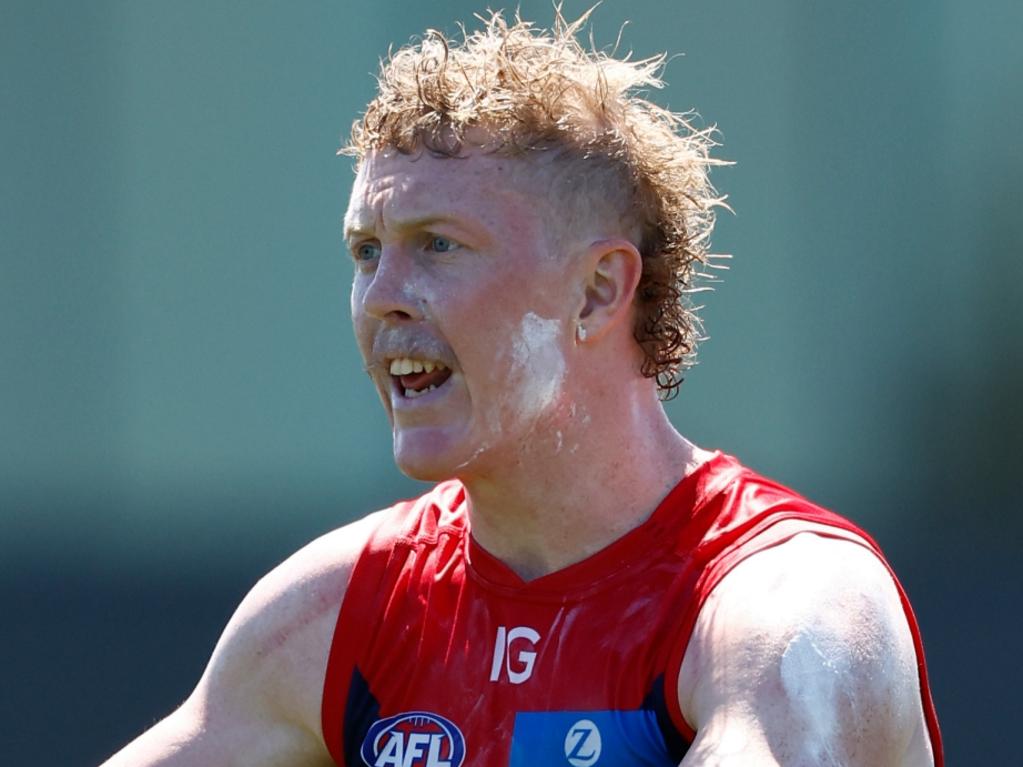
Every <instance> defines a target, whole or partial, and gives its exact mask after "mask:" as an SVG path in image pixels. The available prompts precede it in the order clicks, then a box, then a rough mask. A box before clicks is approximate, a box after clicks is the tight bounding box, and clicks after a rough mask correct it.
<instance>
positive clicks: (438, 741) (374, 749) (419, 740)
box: [361, 711, 465, 767]
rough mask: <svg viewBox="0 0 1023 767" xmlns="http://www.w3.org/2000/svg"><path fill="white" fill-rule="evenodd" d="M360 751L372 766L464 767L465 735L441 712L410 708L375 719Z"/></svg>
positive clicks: (364, 759)
mask: <svg viewBox="0 0 1023 767" xmlns="http://www.w3.org/2000/svg"><path fill="white" fill-rule="evenodd" d="M361 753H362V761H364V762H365V763H366V764H368V765H369V767H461V765H462V761H463V760H464V759H465V738H463V737H462V733H461V731H460V730H459V729H458V727H456V726H455V725H454V723H453V722H449V721H448V720H447V719H445V718H444V717H442V716H438V715H437V714H431V713H429V712H428V711H407V712H405V713H404V714H397V715H395V716H389V717H387V718H386V719H379V720H377V721H376V722H374V723H373V725H372V726H371V727H370V728H369V732H367V733H366V738H365V740H363V741H362V752H361Z"/></svg>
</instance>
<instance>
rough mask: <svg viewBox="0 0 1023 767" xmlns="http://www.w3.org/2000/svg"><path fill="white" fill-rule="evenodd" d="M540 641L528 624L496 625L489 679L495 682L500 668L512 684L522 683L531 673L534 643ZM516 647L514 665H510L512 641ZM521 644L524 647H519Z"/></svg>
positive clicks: (499, 673) (534, 659) (533, 661)
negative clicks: (510, 626) (508, 627)
mask: <svg viewBox="0 0 1023 767" xmlns="http://www.w3.org/2000/svg"><path fill="white" fill-rule="evenodd" d="M539 641H540V634H539V632H537V631H536V630H535V629H531V628H530V627H529V626H515V627H514V628H512V629H510V630H509V629H507V628H505V627H504V626H498V627H497V641H495V642H494V661H493V663H491V664H490V681H491V682H497V681H498V680H500V678H501V671H502V669H503V670H504V671H505V672H506V673H507V675H508V681H509V682H511V683H512V684H522V683H523V682H525V681H526V680H527V679H529V677H530V676H532V674H533V664H534V663H535V662H536V643H537V642H539ZM513 642H514V643H515V644H516V647H517V648H518V651H517V654H516V655H515V656H514V657H515V663H516V665H515V667H512V652H513V648H512V643H513ZM523 645H524V646H525V647H526V649H521V648H522V647H523Z"/></svg>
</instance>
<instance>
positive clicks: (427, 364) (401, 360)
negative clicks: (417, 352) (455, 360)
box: [390, 357, 447, 376]
mask: <svg viewBox="0 0 1023 767" xmlns="http://www.w3.org/2000/svg"><path fill="white" fill-rule="evenodd" d="M446 368H447V365H445V364H444V363H443V362H437V361H436V360H416V359H412V358H411V357H397V358H396V359H393V360H391V367H390V373H391V375H392V376H407V375H409V374H410V373H432V372H433V371H434V370H445V369H446Z"/></svg>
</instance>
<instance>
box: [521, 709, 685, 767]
mask: <svg viewBox="0 0 1023 767" xmlns="http://www.w3.org/2000/svg"><path fill="white" fill-rule="evenodd" d="M598 760H599V761H598ZM553 764H558V765H563V764H568V765H570V766H571V767H590V765H598V764H599V767H676V765H678V762H677V761H673V760H672V759H671V757H670V756H669V755H668V749H667V747H666V746H665V744H664V737H663V736H662V735H661V729H660V727H659V726H658V723H657V715H656V714H655V713H654V712H653V711H651V710H650V709H640V710H638V711H529V712H519V713H517V714H516V715H515V731H514V733H513V734H512V747H511V761H510V762H509V767H541V765H553Z"/></svg>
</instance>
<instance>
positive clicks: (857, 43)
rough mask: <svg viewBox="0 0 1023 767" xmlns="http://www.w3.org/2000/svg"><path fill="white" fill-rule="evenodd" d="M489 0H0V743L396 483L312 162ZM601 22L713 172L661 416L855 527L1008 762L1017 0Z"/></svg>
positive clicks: (993, 748) (127, 703) (148, 655)
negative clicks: (387, 70)
mask: <svg viewBox="0 0 1023 767" xmlns="http://www.w3.org/2000/svg"><path fill="white" fill-rule="evenodd" d="M587 2H588V0H587ZM585 7H586V3H580V2H566V4H565V8H566V13H567V14H569V15H572V14H576V13H578V12H580V11H582V10H584V9H585ZM481 8H482V6H480V5H479V4H476V3H469V2H455V1H451V2H434V3H395V2H380V3H376V4H370V3H353V2H322V1H321V2H300V3H282V2H276V3H274V2H245V3H242V2H225V1H221V2H181V1H179V2H173V3H156V2H126V1H125V2H109V1H108V2H104V1H102V0H96V1H94V2H88V3H78V2H70V1H68V2H46V1H45V0H38V1H35V2H28V1H24V2H23V1H15V0H3V1H2V3H0V153H2V154H0V158H2V159H0V168H2V173H0V355H2V356H0V434H2V437H3V438H2V439H0V599H2V608H3V611H2V618H0V620H2V624H0V626H2V631H0V657H2V658H3V659H4V664H3V682H2V685H0V722H2V726H0V761H2V762H3V763H5V764H29V763H31V764H50V765H57V764H61V765H63V764H67V765H72V764H74V765H90V764H94V763H98V762H99V761H100V760H101V759H102V758H103V757H105V756H106V755H107V754H109V753H110V752H111V751H113V750H114V749H115V748H116V747H117V746H119V745H120V744H121V743H123V742H124V741H126V740H127V739H129V738H130V737H131V736H133V735H134V734H136V733H137V732H139V731H140V730H141V729H143V728H145V727H146V726H148V725H149V724H151V723H152V722H153V721H154V720H155V719H156V718H158V717H160V716H162V715H163V714H165V713H167V712H168V711H169V710H170V709H171V708H172V707H173V706H175V705H176V704H177V703H178V702H179V701H180V700H181V699H183V697H184V696H185V695H186V694H187V693H188V692H189V690H190V689H191V687H192V685H193V684H194V682H195V680H196V679H197V678H198V675H199V673H200V672H201V670H202V668H203V666H204V664H205V661H206V658H207V657H208V654H209V652H210V650H211V649H212V646H213V643H214V642H215V640H216V638H217V636H218V634H219V631H220V629H221V627H222V626H223V624H224V623H225V621H226V620H227V618H228V617H229V616H230V614H231V612H232V610H233V608H234V606H235V605H236V604H237V602H238V600H239V599H240V598H241V597H242V595H243V594H244V593H245V592H246V591H247V589H248V588H249V587H250V586H251V585H252V583H253V582H254V581H255V580H256V579H257V578H258V577H259V575H260V574H262V573H263V572H265V571H266V570H268V569H269V568H270V567H272V566H273V565H274V564H275V563H276V562H278V561H279V560H280V559H282V558H283V557H285V556H286V555H287V554H288V553H290V552H291V551H293V550H294V549H296V548H297V547H299V546H300V545H301V544H302V543H304V542H305V541H307V540H309V539H311V538H312V537H315V536H316V535H318V534H320V533H322V532H324V531H326V530H328V529H331V528H333V527H335V526H337V525H339V524H341V523H343V522H345V521H348V520H350V519H352V518H355V517H357V516H361V515H362V514H364V513H366V512H367V511H369V510H371V509H373V508H376V507H379V506H381V505H384V504H387V503H389V502H390V501H392V500H394V499H395V498H397V497H400V496H407V495H410V494H413V493H415V492H417V491H418V489H419V486H417V485H416V484H415V483H412V482H410V481H409V480H406V479H404V478H403V477H401V476H400V475H399V474H398V473H397V471H396V470H395V469H394V467H393V464H392V461H391V457H390V445H389V433H388V429H387V426H386V421H385V418H384V415H383V412H382V410H381V408H380V407H379V406H378V404H377V401H376V396H375V394H374V392H373V390H372V389H371V387H370V385H369V382H368V379H366V378H365V376H364V375H363V374H362V373H361V369H360V364H359V359H358V357H357V353H356V350H355V347H354V342H353V339H352V334H351V328H350V322H349V318H348V308H347V291H348V283H349V281H350V278H351V269H350V266H349V262H348V260H347V257H346V255H345V253H344V252H343V249H342V245H341V236H340V219H341V216H342V213H343V210H344V206H345V202H346V199H347V195H348V191H349V188H350V184H351V167H350V163H349V161H348V160H345V159H338V158H336V157H335V155H334V153H335V150H336V148H337V147H338V146H339V144H340V143H341V141H342V136H343V135H344V134H345V133H346V132H347V129H348V126H349V125H350V123H351V121H352V119H353V118H354V117H355V116H356V115H357V113H358V112H359V110H360V109H361V108H362V106H363V105H364V104H365V102H366V101H367V100H368V99H369V98H370V96H371V93H372V89H373V79H372V77H371V73H372V72H373V71H375V69H376V61H377V59H378V57H380V56H381V55H383V54H384V53H385V52H386V50H387V47H388V45H390V44H392V43H395V44H402V43H404V42H406V41H407V40H408V39H409V37H410V36H412V35H414V34H416V33H418V32H421V31H422V30H424V29H425V28H427V27H438V28H441V29H444V30H447V31H448V32H454V31H455V25H454V21H456V20H459V19H461V20H469V19H470V17H471V15H472V13H473V12H475V11H478V10H481ZM522 11H523V14H524V15H525V16H526V17H528V18H533V19H536V20H538V21H539V22H541V23H544V24H546V23H549V22H550V20H551V16H552V14H551V7H550V4H549V3H548V2H546V0H544V1H541V2H533V1H532V0H530V1H528V2H523V3H522ZM626 19H630V20H631V24H630V25H629V26H628V27H627V28H626V29H625V32H624V35H623V40H624V47H625V48H631V49H633V50H634V51H635V53H636V54H637V55H640V56H645V55H650V54H654V53H657V52H660V51H669V52H672V53H677V52H682V53H683V54H684V55H683V56H679V57H676V58H674V59H673V60H672V62H671V64H670V66H669V68H668V72H667V79H668V81H669V82H670V87H669V88H667V89H666V90H665V91H664V92H663V93H661V94H660V96H659V97H658V98H659V100H660V101H661V103H663V104H665V105H667V106H670V107H671V108H673V109H675V110H684V109H688V108H690V107H695V108H697V109H698V110H699V111H700V112H701V114H702V115H703V116H704V120H705V122H707V123H717V124H718V125H719V126H720V129H721V133H722V138H723V141H724V148H723V149H722V150H721V152H720V154H721V156H723V157H726V158H728V159H731V160H734V161H736V163H737V165H736V166H735V167H733V168H728V169H722V170H720V171H717V172H716V175H715V179H716V182H717V185H718V186H719V188H720V189H721V190H722V191H724V192H726V193H727V194H728V195H729V199H730V202H731V204H732V205H733V206H734V208H735V210H736V215H735V216H729V215H725V216H723V217H722V220H721V221H720V225H719V229H718V233H717V235H716V238H715V249H716V250H717V251H718V252H727V253H732V254H734V256H735V259H734V262H733V269H732V271H731V272H730V273H729V274H728V275H727V278H726V281H725V283H724V284H723V285H722V286H721V287H720V288H719V290H718V292H717V293H715V294H713V295H711V296H710V298H709V299H708V305H707V308H706V310H705V313H704V314H705V319H706V326H707V330H708V332H709V334H710V335H711V337H712V338H711V340H710V341H708V342H707V343H706V344H705V345H704V346H703V348H702V351H701V364H700V365H699V366H698V367H697V368H696V369H695V370H693V371H692V372H691V373H690V375H689V377H688V380H687V382H686V384H685V386H684V387H683V390H682V394H681V396H680V397H679V398H678V399H677V400H676V401H675V402H673V403H672V404H671V405H670V412H671V414H672V417H673V418H674V420H675V422H676V423H677V424H678V426H679V428H680V429H681V430H682V431H683V433H685V434H687V435H688V436H690V437H691V438H692V439H694V440H696V441H697V442H699V443H701V444H703V445H705V446H708V447H720V448H722V449H724V450H726V451H727V452H731V453H733V454H736V455H738V456H739V457H740V458H742V459H743V460H745V461H746V462H747V463H749V464H750V465H752V466H753V467H754V468H757V469H759V470H761V471H763V472H765V473H768V474H770V475H773V476H774V477H776V478H778V479H780V480H782V481H784V482H786V483H788V484H790V485H792V486H794V487H796V488H798V489H799V490H801V491H803V492H804V493H806V494H807V495H809V496H810V497H811V498H813V499H815V500H817V501H819V502H821V503H823V504H826V505H829V506H831V507H833V508H835V509H837V510H839V511H841V512H843V513H844V514H846V515H848V516H850V517H851V518H853V519H855V520H856V521H858V522H859V523H860V524H862V525H864V526H865V527H866V528H867V529H868V530H869V531H871V532H872V533H873V534H874V535H875V537H877V538H878V539H879V540H880V542H881V544H882V545H883V546H884V548H885V549H886V551H887V552H888V554H889V556H890V559H891V560H892V562H893V564H894V565H895V567H896V569H897V570H898V572H899V574H900V577H901V578H902V581H903V583H904V585H905V586H906V587H907V589H908V591H909V593H910V596H911V598H912V599H913V603H914V606H915V608H916V610H917V614H918V617H919V620H920V623H921V626H922V629H923V634H924V641H925V647H926V650H927V653H928V660H929V666H930V671H931V675H932V680H933V691H934V695H935V699H936V703H937V706H938V712H939V716H940V717H941V721H942V724H943V729H944V732H945V737H946V741H947V753H948V756H949V763H950V764H1008V763H1011V762H1015V761H1017V760H1018V747H1017V745H1016V743H1015V739H1014V738H1012V737H1010V736H1008V735H1009V733H1011V732H1013V731H1014V729H1015V727H1016V720H1017V719H1018V716H1019V713H1020V710H1019V705H1018V692H1017V691H1016V690H1015V689H1014V687H1015V686H1017V685H1018V679H1019V675H1018V653H1017V652H1016V647H1017V645H1018V641H1019V640H1018V636H1019V631H1020V629H1021V628H1023V621H1021V619H1020V617H1019V607H1020V593H1021V589H1020V585H1021V583H1020V580H1021V579H1020V577H1019V576H1020V566H1019V564H1018V560H1017V558H1016V556H1017V551H1018V550H1019V548H1020V544H1021V537H1023V536H1021V528H1023V523H1021V519H1020V517H1021V515H1020V512H1021V511H1023V509H1021V506H1023V503H1021V496H1023V492H1021V490H1020V487H1021V483H1020V477H1019V475H1018V474H1017V471H1018V470H1019V469H1018V464H1019V462H1020V457H1021V451H1020V448H1019V441H1020V437H1021V434H1023V408H1021V406H1020V402H1019V400H1020V396H1021V393H1023V355H1021V348H1023V312H1021V305H1023V301H1021V297H1023V296H1021V287H1020V286H1021V284H1023V258H1021V251H1023V247H1021V246H1023V215H1021V210H1020V209H1021V203H1023V198H1021V194H1020V190H1021V189H1023V142H1021V141H1020V138H1019V136H1020V126H1021V123H1023V86H1021V82H1023V45H1020V40H1021V39H1023V5H1021V4H1020V3H1018V2H1016V1H1015V0H1003V1H1002V2H996V1H992V2H979V3H970V4H967V3H963V2H953V1H952V0H927V1H925V0H918V1H916V2H902V3H889V2H882V1H881V0H861V2H856V3H813V2H807V1H804V2H798V1H797V0H787V1H784V2H781V1H779V2H770V3H768V2H754V1H753V0H744V1H742V2H738V1H737V2H730V3H715V4H711V3H703V2H695V0H694V1H687V2H663V1H657V0H637V1H636V2H631V3H624V2H617V1H616V0H608V1H607V2H605V3H604V5H603V6H602V7H600V8H599V9H598V11H597V13H596V15H595V22H594V30H595V38H596V41H597V43H598V45H608V44H611V43H613V42H614V40H615V38H616V37H617V35H618V31H619V27H620V26H621V25H622V23H623V22H624V21H625V20H626ZM1012 679H1016V680H1017V681H1016V682H1015V683H1012V682H1011V680H1012Z"/></svg>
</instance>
